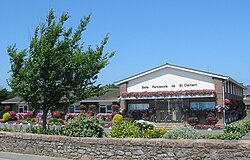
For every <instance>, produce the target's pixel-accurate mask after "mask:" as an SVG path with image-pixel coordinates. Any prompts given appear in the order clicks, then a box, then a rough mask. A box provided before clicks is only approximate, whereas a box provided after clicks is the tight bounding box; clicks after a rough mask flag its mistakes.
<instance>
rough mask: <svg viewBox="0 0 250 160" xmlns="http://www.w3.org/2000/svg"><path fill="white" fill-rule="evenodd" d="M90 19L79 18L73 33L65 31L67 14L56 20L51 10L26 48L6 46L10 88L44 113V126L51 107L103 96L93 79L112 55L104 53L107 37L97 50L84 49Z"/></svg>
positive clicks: (87, 17) (88, 47) (112, 53)
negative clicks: (85, 34)
mask: <svg viewBox="0 0 250 160" xmlns="http://www.w3.org/2000/svg"><path fill="white" fill-rule="evenodd" d="M90 17H91V16H90V15H88V16H86V17H84V18H83V19H81V20H80V23H79V25H78V27H77V28H76V29H75V30H73V28H72V27H70V28H68V29H66V28H65V27H64V24H65V22H66V21H67V20H68V18H69V15H68V13H63V14H62V15H61V16H60V18H59V19H57V18H56V16H55V12H54V10H53V9H51V10H50V12H49V13H48V15H47V18H46V21H45V22H44V23H42V24H40V25H38V26H37V27H36V29H35V32H34V36H33V38H32V39H31V41H30V45H29V47H28V48H26V49H23V50H21V51H19V52H18V51H17V48H16V46H15V45H13V46H9V47H8V54H9V56H10V61H11V73H12V74H11V78H10V79H9V85H10V87H11V88H12V89H13V91H14V92H15V94H16V95H18V96H20V97H21V98H23V100H25V101H27V102H29V103H31V105H32V107H33V108H36V109H42V110H43V114H44V116H43V117H45V118H44V119H43V122H44V124H43V125H44V127H45V124H46V115H47V112H48V110H49V109H50V108H51V107H56V108H63V107H65V106H68V105H69V104H70V103H73V102H75V101H77V100H81V99H85V98H87V97H90V96H95V95H99V94H102V93H101V92H102V91H103V90H102V88H101V87H100V84H96V80H97V78H98V73H99V72H100V70H101V69H102V68H104V67H105V66H106V65H108V61H109V59H110V58H111V57H112V56H113V55H114V52H111V53H104V46H105V45H106V43H107V41H108V35H107V36H106V37H105V38H104V39H103V40H102V42H101V44H100V45H98V46H97V47H96V48H92V47H91V46H87V47H86V49H85V46H84V45H83V44H84V43H83V42H80V41H81V38H82V32H83V31H84V30H85V29H86V26H87V25H88V23H89V22H90Z"/></svg>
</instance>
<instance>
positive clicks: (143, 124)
mask: <svg viewBox="0 0 250 160" xmlns="http://www.w3.org/2000/svg"><path fill="white" fill-rule="evenodd" d="M135 123H136V125H137V126H138V127H139V128H140V130H141V131H144V130H151V129H153V128H154V123H153V122H149V121H144V120H138V121H135Z"/></svg>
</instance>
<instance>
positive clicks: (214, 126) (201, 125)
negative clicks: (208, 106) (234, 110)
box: [194, 124, 223, 129]
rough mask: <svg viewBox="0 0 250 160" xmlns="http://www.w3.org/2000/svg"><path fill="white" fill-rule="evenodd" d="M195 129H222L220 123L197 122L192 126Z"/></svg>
mask: <svg viewBox="0 0 250 160" xmlns="http://www.w3.org/2000/svg"><path fill="white" fill-rule="evenodd" d="M194 128H195V129H209V128H211V129H222V128H223V127H222V126H220V125H207V124H197V125H195V126H194Z"/></svg>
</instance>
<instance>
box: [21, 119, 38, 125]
mask: <svg viewBox="0 0 250 160" xmlns="http://www.w3.org/2000/svg"><path fill="white" fill-rule="evenodd" d="M31 122H36V119H35V118H27V119H25V120H24V121H23V123H24V124H28V123H31Z"/></svg>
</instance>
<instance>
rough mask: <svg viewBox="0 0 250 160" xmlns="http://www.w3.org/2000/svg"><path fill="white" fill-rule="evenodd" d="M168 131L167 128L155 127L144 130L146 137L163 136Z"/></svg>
mask: <svg viewBox="0 0 250 160" xmlns="http://www.w3.org/2000/svg"><path fill="white" fill-rule="evenodd" d="M165 133H167V130H166V129H165V128H153V129H151V130H146V131H145V132H144V138H162V137H163V136H164V134H165Z"/></svg>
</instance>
